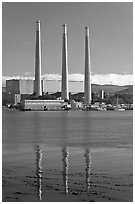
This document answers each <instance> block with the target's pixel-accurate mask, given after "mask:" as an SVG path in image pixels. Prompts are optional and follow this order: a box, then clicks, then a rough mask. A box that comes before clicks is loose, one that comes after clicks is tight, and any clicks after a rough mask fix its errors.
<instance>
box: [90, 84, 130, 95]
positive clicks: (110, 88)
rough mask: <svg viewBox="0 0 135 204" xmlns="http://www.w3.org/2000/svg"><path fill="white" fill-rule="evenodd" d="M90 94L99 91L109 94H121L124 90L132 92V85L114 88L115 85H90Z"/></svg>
mask: <svg viewBox="0 0 135 204" xmlns="http://www.w3.org/2000/svg"><path fill="white" fill-rule="evenodd" d="M91 89H92V92H99V91H100V90H104V91H105V92H109V93H116V92H121V91H124V90H128V89H130V91H132V92H133V85H126V86H116V85H109V84H108V85H98V84H92V87H91Z"/></svg>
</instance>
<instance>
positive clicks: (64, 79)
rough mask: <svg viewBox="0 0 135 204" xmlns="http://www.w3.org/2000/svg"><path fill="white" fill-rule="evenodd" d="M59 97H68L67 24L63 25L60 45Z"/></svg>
mask: <svg viewBox="0 0 135 204" xmlns="http://www.w3.org/2000/svg"><path fill="white" fill-rule="evenodd" d="M61 99H63V100H65V99H69V93H68V53H67V25H66V24H64V25H63V47H62V90H61Z"/></svg>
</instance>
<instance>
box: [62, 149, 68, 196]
mask: <svg viewBox="0 0 135 204" xmlns="http://www.w3.org/2000/svg"><path fill="white" fill-rule="evenodd" d="M62 161H63V182H64V192H65V193H66V194H68V190H69V189H68V179H69V173H68V168H69V150H68V148H67V147H66V146H64V147H63V148H62Z"/></svg>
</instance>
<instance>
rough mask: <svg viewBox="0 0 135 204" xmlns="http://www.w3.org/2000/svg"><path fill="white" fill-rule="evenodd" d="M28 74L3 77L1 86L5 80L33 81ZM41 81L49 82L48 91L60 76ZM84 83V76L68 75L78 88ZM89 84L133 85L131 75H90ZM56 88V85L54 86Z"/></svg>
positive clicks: (44, 77) (44, 76)
mask: <svg viewBox="0 0 135 204" xmlns="http://www.w3.org/2000/svg"><path fill="white" fill-rule="evenodd" d="M29 74H30V73H24V75H23V76H3V77H2V86H3V87H4V86H5V85H6V79H26V80H27V79H34V77H33V76H29ZM42 79H45V80H46V81H50V82H52V83H49V84H48V85H47V86H48V87H47V88H48V89H49V86H51V87H52V89H53V86H55V85H56V84H55V82H56V83H58V81H61V75H60V74H43V75H42ZM83 81H84V74H81V73H76V74H69V82H80V85H79V83H78V86H79V87H82V86H83V83H81V82H83ZM91 82H92V84H98V85H106V84H110V85H117V86H126V85H133V75H131V74H112V73H109V74H92V75H91ZM56 86H57V85H56Z"/></svg>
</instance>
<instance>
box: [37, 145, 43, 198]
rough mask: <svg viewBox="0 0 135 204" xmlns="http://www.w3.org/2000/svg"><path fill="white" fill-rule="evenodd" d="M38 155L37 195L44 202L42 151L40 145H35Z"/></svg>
mask: <svg viewBox="0 0 135 204" xmlns="http://www.w3.org/2000/svg"><path fill="white" fill-rule="evenodd" d="M35 154H36V176H37V193H38V198H39V200H42V166H41V161H42V151H41V149H40V146H39V145H35Z"/></svg>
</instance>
